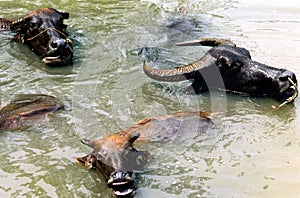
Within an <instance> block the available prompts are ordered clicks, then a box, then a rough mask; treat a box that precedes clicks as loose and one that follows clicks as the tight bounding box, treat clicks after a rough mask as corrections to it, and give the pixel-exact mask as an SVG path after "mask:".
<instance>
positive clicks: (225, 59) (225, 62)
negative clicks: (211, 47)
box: [217, 56, 231, 66]
mask: <svg viewBox="0 0 300 198" xmlns="http://www.w3.org/2000/svg"><path fill="white" fill-rule="evenodd" d="M217 65H218V66H230V65H231V60H229V58H228V57H227V56H220V57H218V59H217Z"/></svg>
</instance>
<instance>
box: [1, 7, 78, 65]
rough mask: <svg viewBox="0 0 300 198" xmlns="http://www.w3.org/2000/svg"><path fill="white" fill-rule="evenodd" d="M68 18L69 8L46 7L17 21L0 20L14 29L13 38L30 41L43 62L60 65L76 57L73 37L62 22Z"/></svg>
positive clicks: (5, 26)
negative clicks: (58, 9)
mask: <svg viewBox="0 0 300 198" xmlns="http://www.w3.org/2000/svg"><path fill="white" fill-rule="evenodd" d="M68 18H69V13H67V12H60V11H57V10H55V9H53V8H43V9H39V10H36V11H33V12H31V13H30V14H29V15H27V16H25V17H24V18H22V19H20V20H17V21H11V20H7V19H1V20H0V24H2V26H1V27H4V28H6V29H10V30H11V31H13V32H15V33H16V35H15V36H14V39H13V40H14V41H17V42H21V43H24V44H26V45H28V46H29V47H30V49H32V50H33V51H34V52H35V53H36V54H37V55H39V56H40V57H41V58H42V60H43V62H44V63H46V64H49V65H58V64H62V63H63V64H65V63H69V62H71V61H72V58H73V45H72V41H71V40H70V39H69V38H68V36H67V33H66V28H67V25H65V24H64V23H63V20H64V19H68Z"/></svg>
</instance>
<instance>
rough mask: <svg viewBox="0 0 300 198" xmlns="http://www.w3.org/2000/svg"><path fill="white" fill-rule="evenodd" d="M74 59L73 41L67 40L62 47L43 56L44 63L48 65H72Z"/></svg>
mask: <svg viewBox="0 0 300 198" xmlns="http://www.w3.org/2000/svg"><path fill="white" fill-rule="evenodd" d="M72 59H73V46H72V41H71V40H70V39H67V40H66V41H65V42H63V44H62V46H60V47H57V46H56V49H51V48H50V50H49V51H48V52H47V53H46V54H45V55H44V56H43V58H42V61H43V62H44V63H46V64H47V65H60V64H67V63H71V62H72Z"/></svg>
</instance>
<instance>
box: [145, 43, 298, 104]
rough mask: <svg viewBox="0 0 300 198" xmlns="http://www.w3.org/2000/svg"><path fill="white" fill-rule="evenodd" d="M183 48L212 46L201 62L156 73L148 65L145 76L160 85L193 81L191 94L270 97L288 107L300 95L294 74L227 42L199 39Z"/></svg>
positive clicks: (158, 70)
mask: <svg viewBox="0 0 300 198" xmlns="http://www.w3.org/2000/svg"><path fill="white" fill-rule="evenodd" d="M177 45H179V46H197V45H202V46H212V47H213V48H211V49H210V50H208V51H207V52H206V54H205V55H204V56H203V57H202V58H201V59H200V60H198V61H195V62H193V63H191V64H188V65H186V66H181V67H175V68H171V69H165V70H161V69H154V68H152V67H150V66H148V65H147V63H146V61H145V62H144V72H145V74H146V75H147V76H149V77H150V78H153V79H155V80H158V81H169V82H173V81H183V80H193V83H192V85H191V87H190V88H188V90H187V93H197V94H198V93H201V92H204V91H208V90H209V89H221V90H225V91H229V92H233V93H239V94H247V95H251V96H268V97H271V98H274V99H276V100H279V101H284V102H285V103H289V102H292V101H293V100H294V99H295V98H296V97H297V95H298V89H297V79H296V76H295V74H294V73H293V72H291V71H289V70H286V69H278V68H274V67H270V66H267V65H265V64H261V63H259V62H256V61H253V60H252V59H251V56H250V53H249V51H248V50H247V49H245V48H240V47H236V45H235V44H234V43H233V42H232V41H230V40H225V39H199V40H195V41H189V42H184V43H179V44H177Z"/></svg>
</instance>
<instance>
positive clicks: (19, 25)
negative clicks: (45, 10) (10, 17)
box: [10, 16, 32, 32]
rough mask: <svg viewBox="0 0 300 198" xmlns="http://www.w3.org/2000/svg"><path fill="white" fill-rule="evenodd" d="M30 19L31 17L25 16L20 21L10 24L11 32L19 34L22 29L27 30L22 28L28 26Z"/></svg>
mask: <svg viewBox="0 0 300 198" xmlns="http://www.w3.org/2000/svg"><path fill="white" fill-rule="evenodd" d="M31 19H32V16H26V17H24V18H22V19H19V20H17V21H13V22H12V23H11V26H10V27H11V30H12V31H14V32H21V31H22V29H27V28H24V27H28V24H29V22H30V21H31Z"/></svg>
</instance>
